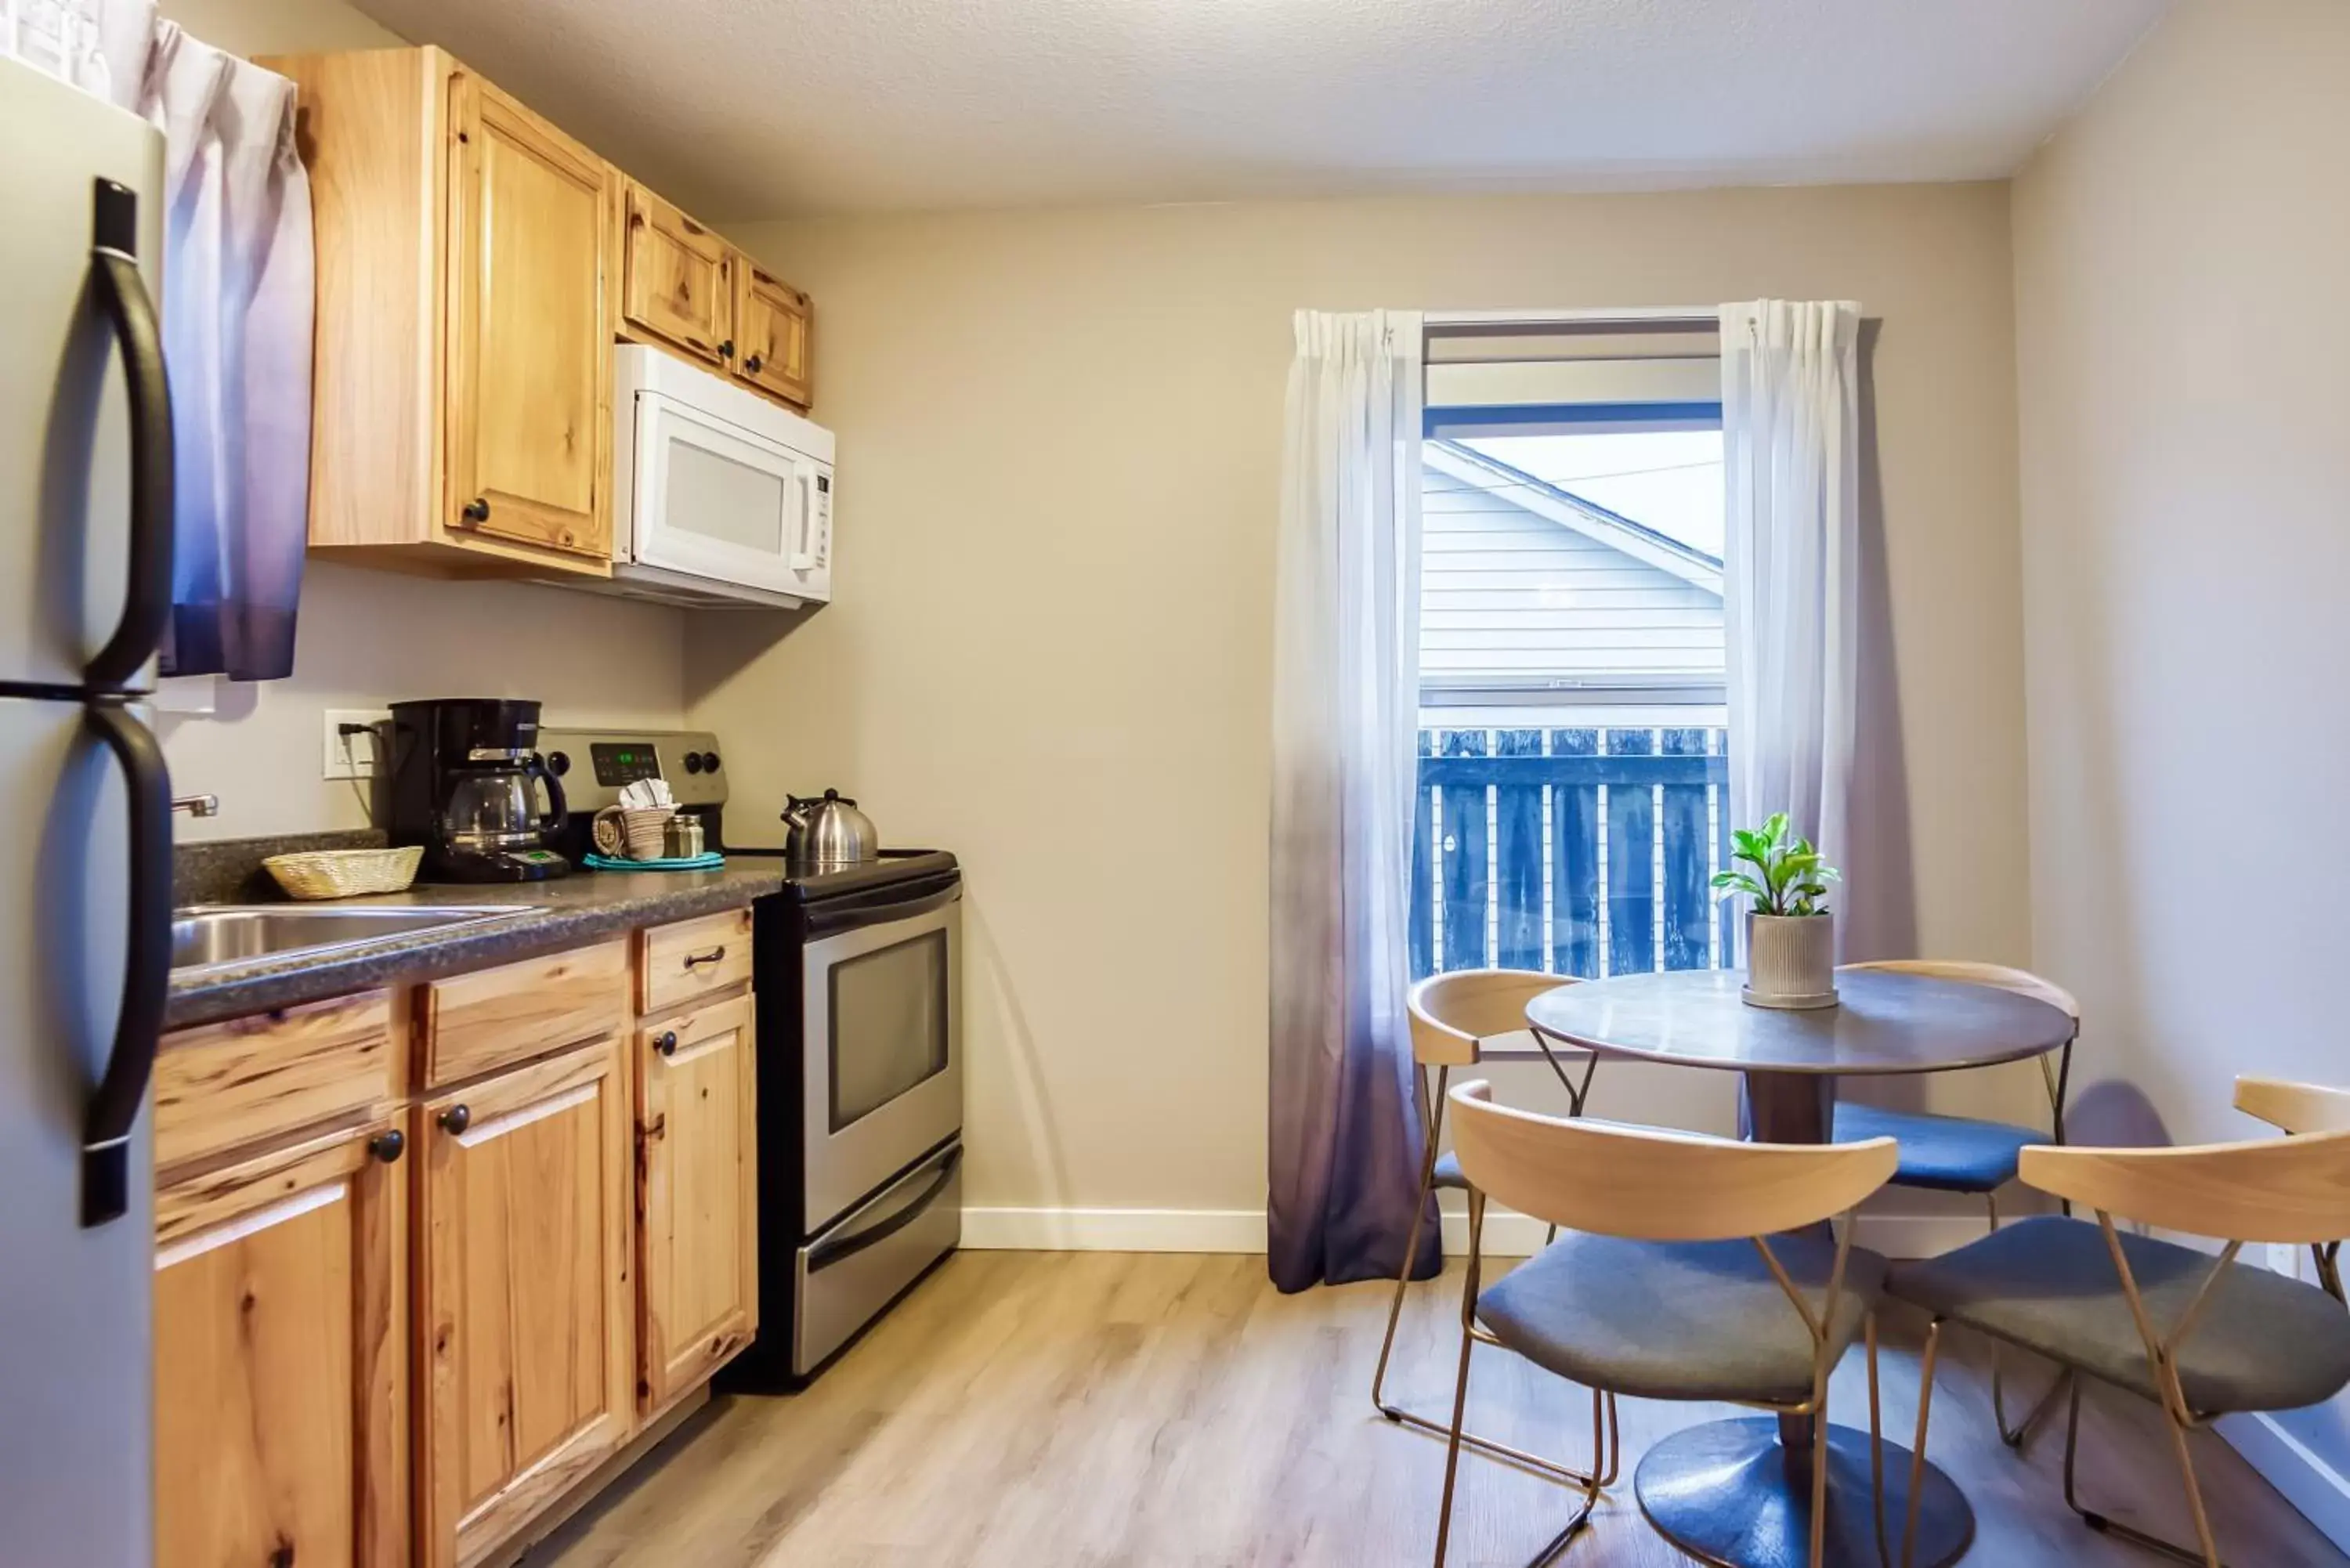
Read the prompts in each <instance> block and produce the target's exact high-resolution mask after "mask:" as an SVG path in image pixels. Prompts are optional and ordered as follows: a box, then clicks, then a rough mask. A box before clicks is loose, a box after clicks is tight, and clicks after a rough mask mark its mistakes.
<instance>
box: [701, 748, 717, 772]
mask: <svg viewBox="0 0 2350 1568" xmlns="http://www.w3.org/2000/svg"><path fill="white" fill-rule="evenodd" d="M717 771H718V753H716V752H704V753H702V772H703V773H706V774H714V773H716V772H717Z"/></svg>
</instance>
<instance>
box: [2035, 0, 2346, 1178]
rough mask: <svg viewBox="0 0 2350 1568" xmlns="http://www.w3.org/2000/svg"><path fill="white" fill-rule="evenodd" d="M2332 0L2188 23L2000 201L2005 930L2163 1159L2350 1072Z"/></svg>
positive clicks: (2338, 117)
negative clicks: (2140, 1104)
mask: <svg viewBox="0 0 2350 1568" xmlns="http://www.w3.org/2000/svg"><path fill="white" fill-rule="evenodd" d="M2345 81H2350V7H2345V6H2343V5H2340V4H2338V3H2337V0H2230V4H2227V5H2220V4H2217V3H2216V0H2194V3H2189V4H2187V5H2182V6H2181V7H2180V8H2179V9H2178V11H2177V12H2175V13H2174V14H2173V16H2172V17H2171V19H2170V20H2169V21H2168V22H2166V23H2165V24H2164V25H2163V26H2161V27H2160V28H2159V29H2158V31H2157V32H2156V33H2154V34H2153V35H2152V36H2150V37H2149V38H2148V40H2147V42H2146V43H2145V44H2143V45H2141V46H2140V47H2139V49H2138V51H2137V54H2136V56H2134V57H2132V59H2131V60H2130V61H2129V62H2128V64H2127V65H2126V67H2124V68H2123V69H2122V70H2121V71H2120V72H2119V73H2117V74H2116V76H2115V78H2113V79H2112V80H2111V81H2110V82H2109V83H2108V84H2107V85H2106V88H2105V89H2104V90H2103V91H2102V92H2101V93H2100V94H2099V96H2098V97H2097V99H2095V102H2094V104H2093V105H2092V107H2091V108H2090V109H2089V110H2088V111H2087V112H2086V113H2085V114H2084V115H2083V116H2082V117H2081V118H2080V119H2079V120H2078V121H2077V122H2076V123H2074V125H2072V126H2071V127H2070V128H2069V129H2067V130H2064V132H2063V133H2062V134H2061V135H2059V136H2058V137H2057V138H2056V139H2055V140H2054V141H2053V142H2052V143H2051V144H2050V145H2049V146H2048V147H2047V148H2045V149H2044V150H2043V151H2042V152H2041V154H2040V155H2039V156H2038V157H2037V158H2036V159H2035V160H2034V161H2033V163H2032V164H2031V166H2030V168H2029V169H2028V170H2027V171H2025V172H2024V174H2023V175H2022V178H2021V179H2019V180H2018V181H2017V182H2016V184H2015V197H2014V210H2015V220H2014V221H2015V265H2016V284H2017V313H2018V327H2017V337H2018V341H2019V343H2020V346H2021V347H2020V351H2019V372H2020V378H2021V398H2020V407H2019V412H2020V415H2021V419H2022V500H2023V537H2024V541H2025V551H2024V568H2025V584H2026V594H2025V599H2026V607H2027V627H2028V638H2027V646H2028V649H2029V659H2028V669H2029V672H2030V674H2029V692H2030V715H2031V717H2030V723H2031V753H2032V814H2033V844H2034V846H2035V849H2036V856H2035V864H2034V867H2033V870H2034V876H2033V913H2034V919H2035V924H2036V930H2037V937H2038V954H2039V958H2040V961H2042V963H2043V965H2044V966H2045V967H2046V968H2047V969H2048V970H2049V971H2051V972H2053V973H2056V974H2059V975H2062V976H2063V977H2064V980H2065V981H2066V983H2068V984H2070V985H2073V986H2075V987H2077V988H2078V989H2079V991H2080V992H2081V995H2082V1000H2083V1002H2084V1004H2085V1008H2086V1010H2087V1011H2088V1012H2089V1013H2090V1014H2091V1015H2092V1016H2094V1017H2095V1018H2097V1019H2100V1020H2102V1021H2104V1028H2103V1029H2102V1030H2101V1037H2102V1038H2104V1039H2105V1040H2106V1042H2107V1043H2108V1044H2109V1045H2110V1047H2111V1049H2110V1051H2109V1052H2108V1053H2106V1054H2100V1055H2098V1056H2096V1057H2094V1058H2092V1059H2091V1065H2093V1066H2094V1067H2095V1069H2096V1070H2097V1072H2098V1073H2099V1074H2104V1075H2117V1076H2124V1077H2126V1078H2128V1079H2130V1080H2131V1081H2133V1082H2134V1083H2135V1084H2136V1085H2137V1086H2138V1087H2139V1088H2141V1089H2142V1090H2143V1091H2144V1092H2145V1093H2146V1095H2147V1096H2149V1097H2150V1098H2151V1100H2152V1102H2153V1106H2154V1107H2155V1109H2156V1110H2157V1111H2158V1113H2159V1114H2160V1116H2162V1118H2163V1119H2164V1121H2165V1122H2166V1123H2167V1124H2168V1127H2169V1130H2170V1132H2171V1133H2172V1134H2173V1135H2175V1136H2176V1137H2180V1138H2185V1139H2195V1138H2204V1137H2226V1136H2242V1135H2244V1134H2245V1133H2246V1132H2247V1131H2248V1128H2249V1126H2250V1124H2248V1123H2246V1122H2245V1121H2244V1120H2243V1119H2242V1118H2241V1117H2238V1116H2234V1115H2233V1114H2232V1113H2230V1111H2229V1110H2228V1109H2227V1108H2226V1107H2227V1098H2228V1093H2229V1082H2230V1078H2231V1076H2232V1075H2234V1074H2236V1073H2239V1072H2245V1071H2267V1072H2273V1073H2303V1074H2308V1075H2313V1076H2316V1077H2320V1078H2324V1079H2326V1080H2328V1081H2332V1082H2341V1081H2344V1080H2345V1079H2346V1078H2350V1054H2345V1042H2344V1033H2343V1025H2342V1006H2341V985H2340V982H2339V978H2338V973H2339V970H2340V968H2341V966H2340V964H2339V962H2338V961H2337V960H2336V958H2335V954H2336V952H2337V950H2338V949H2339V946H2340V942H2341V931H2342V893H2341V888H2340V886H2339V884H2338V880H2337V878H2336V877H2334V874H2333V873H2334V861H2335V859H2336V858H2338V854H2337V852H2338V847H2339V839H2340V836H2341V825H2342V822H2343V819H2344V812H2345V801H2350V796H2345V787H2344V780H2345V774H2350V730H2345V725H2344V723H2343V697H2342V689H2343V679H2344V674H2345V670H2350V615H2345V610H2344V607H2343V605H2344V595H2345V585H2350V525H2345V497H2350V435H2345V432H2350V377H2345V366H2350V316H2345V314H2344V312H2343V311H2342V310H2340V309H2339V308H2338V307H2337V306H2334V305H2333V304H2331V303H2330V300H2331V295H2332V291H2333V290H2334V289H2335V288H2338V287H2340V286H2342V284H2343V282H2344V279H2345V260H2350V186H2345V183H2344V181H2343V175H2342V170H2341V151H2342V149H2343V148H2344V147H2345V145H2350V93H2345V90H2344V87H2343V84H2344V82H2345Z"/></svg>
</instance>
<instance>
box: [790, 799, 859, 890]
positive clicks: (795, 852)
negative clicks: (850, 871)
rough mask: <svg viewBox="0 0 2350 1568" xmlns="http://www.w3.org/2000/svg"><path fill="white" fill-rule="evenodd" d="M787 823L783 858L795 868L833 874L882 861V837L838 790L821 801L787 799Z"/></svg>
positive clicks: (854, 803) (855, 805) (852, 802)
mask: <svg viewBox="0 0 2350 1568" xmlns="http://www.w3.org/2000/svg"><path fill="white" fill-rule="evenodd" d="M784 821H785V822H786V823H787V824H789V825H790V826H791V832H790V833H789V834H787V835H785V838H784V855H785V857H786V858H787V859H790V860H791V861H793V862H794V863H795V864H797V865H801V866H806V867H813V868H815V869H816V870H820V871H833V870H838V869H839V868H840V867H844V866H855V865H858V863H860V862H862V861H867V860H879V858H880V857H881V836H880V835H879V833H877V832H875V831H874V828H873V819H872V818H871V817H869V816H868V815H865V814H864V813H863V812H861V811H859V810H858V809H857V803H856V802H855V801H853V800H850V799H848V798H847V796H846V795H844V794H841V793H840V792H839V791H838V790H837V789H828V790H827V791H825V792H824V794H823V796H822V798H820V799H819V798H816V797H814V796H801V795H796V794H789V795H785V797H784Z"/></svg>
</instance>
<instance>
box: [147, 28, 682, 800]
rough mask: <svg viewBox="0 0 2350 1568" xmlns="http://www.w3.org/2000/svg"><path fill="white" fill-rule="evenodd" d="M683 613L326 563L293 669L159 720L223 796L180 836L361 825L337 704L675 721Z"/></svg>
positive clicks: (385, 39)
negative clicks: (480, 707)
mask: <svg viewBox="0 0 2350 1568" xmlns="http://www.w3.org/2000/svg"><path fill="white" fill-rule="evenodd" d="M162 12H163V15H165V16H169V17H172V19H173V20H175V21H177V22H178V23H179V24H180V25H181V26H184V27H186V28H187V29H188V30H189V31H190V32H191V33H192V34H194V35H195V36H197V37H200V38H202V39H203V40H204V41H205V42H207V43H211V44H215V45H217V46H219V47H222V48H224V49H231V50H234V51H235V52H237V53H240V54H265V53H269V52H272V51H277V50H289V51H290V50H296V49H336V48H375V47H387V46H391V45H397V44H399V43H400V39H399V38H398V37H396V36H393V35H392V34H390V33H388V32H386V31H385V30H384V29H383V28H382V27H380V26H377V25H376V24H375V23H374V22H372V21H370V20H369V19H368V18H367V17H366V16H361V15H360V14H359V12H358V11H355V10H353V9H351V8H350V7H349V6H348V5H342V4H340V3H339V0H165V4H164V5H163V6H162ZM681 638H682V632H681V622H680V619H679V612H677V611H675V610H671V609H664V608H660V607H650V606H642V605H631V604H625V603H621V602H619V601H615V600H608V599H601V598H593V597H588V596H587V595H584V594H575V593H567V592H564V591H562V590H560V589H555V588H544V587H530V586H526V585H519V584H507V583H497V584H446V583H433V582H427V581H424V580H421V579H417V578H408V577H400V576H393V575H391V574H389V573H384V572H373V571H361V570H358V569H356V568H352V567H343V566H322V565H320V564H319V563H318V562H317V561H316V560H313V561H312V562H311V563H310V565H309V568H308V572H307V576H306V578H305V581H304V583H303V588H302V607H301V617H300V621H299V632H298V636H297V639H296V653H295V672H294V674H293V676H292V677H291V678H290V679H288V680H272V681H263V682H257V683H254V684H242V683H234V682H219V683H216V691H217V694H216V696H215V698H214V699H213V700H214V701H215V704H216V708H215V712H214V714H213V716H211V717H197V716H192V715H181V714H168V713H167V714H165V715H163V717H162V719H161V730H162V734H163V749H164V754H165V756H166V757H167V758H168V759H169V760H170V762H171V764H172V782H173V784H174V785H175V786H176V787H178V788H179V789H180V790H181V791H182V792H183V793H184V792H191V791H203V792H206V793H211V794H218V795H219V796H220V797H221V815H219V816H217V817H213V818H211V819H209V820H203V821H193V822H192V821H189V820H187V819H184V818H183V819H182V820H181V822H180V825H179V829H178V831H179V833H180V836H181V837H182V840H190V839H195V838H237V837H244V836H249V835H254V834H263V833H297V832H307V831H310V830H313V829H317V828H330V827H358V826H365V825H366V822H367V815H366V809H365V806H364V805H363V802H362V797H361V795H360V794H359V788H358V786H355V785H353V784H348V783H329V782H328V781H326V780H325V779H323V778H322V777H321V776H320V774H321V773H322V771H323V770H322V768H321V765H320V764H321V756H320V752H321V731H322V726H323V724H324V720H325V713H326V710H328V709H329V708H375V707H380V706H381V705H382V704H384V703H386V702H390V701H398V700H400V699H403V698H409V697H458V696H489V697H501V696H503V697H535V698H537V699H538V700H539V701H542V702H544V703H545V704H546V716H547V717H548V719H549V720H551V721H555V722H564V723H574V724H596V723H620V724H662V725H675V724H677V723H679V722H681V719H682V717H683V683H682V680H683V678H682V671H681Z"/></svg>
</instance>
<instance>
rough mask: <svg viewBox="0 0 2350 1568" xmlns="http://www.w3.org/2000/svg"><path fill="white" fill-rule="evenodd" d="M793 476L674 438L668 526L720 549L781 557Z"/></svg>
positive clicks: (664, 513)
mask: <svg viewBox="0 0 2350 1568" xmlns="http://www.w3.org/2000/svg"><path fill="white" fill-rule="evenodd" d="M791 484H792V481H791V480H790V478H789V477H788V476H785V475H783V474H776V473H771V472H768V471H766V470H765V469H763V468H754V467H753V466H752V465H751V464H749V463H747V462H736V461H735V460H734V459H733V458H731V457H728V456H726V455H725V454H724V453H723V452H713V451H712V450H711V449H710V448H708V447H704V446H697V445H695V444H694V443H693V442H692V441H690V440H686V439H683V438H682V437H678V436H672V437H671V438H670V442H669V499H668V504H667V505H666V506H664V507H663V508H662V510H661V516H662V519H663V521H664V522H665V523H666V524H667V525H668V526H669V527H670V528H671V529H673V530H675V531H676V532H678V533H681V534H694V535H700V536H702V538H705V539H709V540H712V541H713V542H715V543H717V544H721V545H736V546H738V547H740V548H743V549H745V550H756V551H758V552H759V553H760V554H761V555H763V556H780V555H782V554H783V550H784V526H785V522H784V514H785V510H786V509H787V503H788V501H789V499H790V496H789V492H790V489H791Z"/></svg>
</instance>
